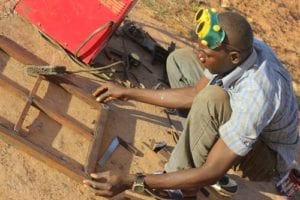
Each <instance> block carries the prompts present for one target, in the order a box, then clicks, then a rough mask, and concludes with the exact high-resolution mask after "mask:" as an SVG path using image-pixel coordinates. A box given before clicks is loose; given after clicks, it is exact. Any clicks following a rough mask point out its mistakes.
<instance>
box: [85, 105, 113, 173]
mask: <svg viewBox="0 0 300 200" xmlns="http://www.w3.org/2000/svg"><path fill="white" fill-rule="evenodd" d="M108 109H109V108H108V107H106V106H103V107H102V109H101V113H100V114H99V116H98V118H97V121H96V126H95V131H94V138H93V141H92V142H91V143H90V146H89V150H88V157H87V160H86V164H85V168H84V171H85V173H87V174H90V173H93V172H95V171H96V166H97V160H98V158H99V153H100V148H101V144H102V139H103V133H104V128H105V122H106V120H107V116H108Z"/></svg>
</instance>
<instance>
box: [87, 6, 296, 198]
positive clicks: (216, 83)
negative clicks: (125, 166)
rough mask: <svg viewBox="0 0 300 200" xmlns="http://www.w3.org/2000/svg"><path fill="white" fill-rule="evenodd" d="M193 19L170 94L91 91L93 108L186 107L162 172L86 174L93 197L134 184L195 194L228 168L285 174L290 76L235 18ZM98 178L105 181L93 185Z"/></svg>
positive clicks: (292, 112)
mask: <svg viewBox="0 0 300 200" xmlns="http://www.w3.org/2000/svg"><path fill="white" fill-rule="evenodd" d="M196 20H197V22H198V27H197V30H196V32H197V34H198V36H199V43H198V46H197V47H196V48H195V49H194V52H193V51H192V50H188V49H182V50H177V51H175V52H174V53H172V54H171V55H170V56H169V58H168V60H167V72H168V78H169V81H170V84H171V86H172V89H167V90H158V91H154V90H148V89H134V88H130V89H128V88H123V87H121V86H119V85H116V84H113V83H107V84H105V85H103V86H101V87H100V88H98V89H97V91H95V92H94V94H93V95H94V96H95V97H96V98H97V101H99V102H108V101H110V100H113V99H121V100H128V99H133V100H136V101H141V102H145V103H149V104H154V105H158V106H163V107H168V108H177V109H190V110H189V113H188V117H187V119H186V123H185V128H184V131H183V134H182V135H181V136H180V139H179V141H178V143H177V145H176V146H175V148H174V150H173V152H172V155H171V157H170V160H169V162H168V163H167V165H166V166H165V171H166V173H163V174H156V175H154V174H143V175H141V174H137V175H132V174H128V175H124V174H121V173H120V172H115V171H108V172H103V173H98V174H92V175H91V177H92V178H93V180H85V181H84V184H86V185H87V186H90V187H89V188H90V189H92V190H93V191H94V192H95V194H96V195H103V196H112V195H115V194H117V193H119V192H121V191H123V190H124V189H128V188H131V187H132V186H133V188H134V190H136V191H139V190H140V191H143V189H144V187H145V188H149V189H157V190H162V189H181V190H182V189H192V188H201V187H203V186H207V185H211V184H214V183H215V182H216V181H218V180H219V179H220V178H221V177H222V176H223V175H224V174H225V173H226V172H227V171H228V170H229V169H230V168H231V167H233V166H235V168H237V169H239V170H241V171H242V172H243V176H245V177H249V178H250V180H270V179H271V178H272V177H276V176H281V175H283V174H285V173H286V172H287V171H288V170H289V168H290V166H291V163H292V161H293V159H294V157H295V153H296V145H297V142H298V137H299V136H298V132H297V124H298V109H297V102H296V98H295V95H294V92H293V89H292V86H291V78H290V76H289V74H288V72H287V71H286V70H285V69H284V67H283V66H282V65H281V64H280V62H279V61H278V60H277V59H276V57H275V55H274V53H273V51H272V50H271V49H270V48H269V47H268V46H267V45H266V44H265V43H263V42H262V41H259V40H257V39H253V34H252V29H251V27H250V25H249V23H248V22H247V21H246V19H245V18H244V17H242V16H241V15H239V14H237V13H233V12H225V13H220V14H218V13H216V12H215V11H214V10H213V9H203V10H200V11H199V12H198V13H197V15H196ZM103 178H104V179H106V182H104V183H103V182H101V183H100V182H98V180H100V179H103ZM173 198H177V199H178V198H181V197H178V196H177V197H173Z"/></svg>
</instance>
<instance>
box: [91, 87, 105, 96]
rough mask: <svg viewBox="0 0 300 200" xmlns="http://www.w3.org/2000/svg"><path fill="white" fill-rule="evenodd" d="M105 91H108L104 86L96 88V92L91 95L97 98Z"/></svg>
mask: <svg viewBox="0 0 300 200" xmlns="http://www.w3.org/2000/svg"><path fill="white" fill-rule="evenodd" d="M107 90H108V88H107V87H106V86H101V87H99V88H97V89H96V91H95V92H93V93H92V95H93V96H94V97H97V96H99V95H101V94H103V93H104V92H106V91H107Z"/></svg>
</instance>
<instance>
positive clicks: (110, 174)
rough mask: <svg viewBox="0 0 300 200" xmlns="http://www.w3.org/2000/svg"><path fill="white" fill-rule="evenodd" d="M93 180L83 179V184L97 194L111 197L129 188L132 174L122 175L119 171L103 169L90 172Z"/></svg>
mask: <svg viewBox="0 0 300 200" xmlns="http://www.w3.org/2000/svg"><path fill="white" fill-rule="evenodd" d="M91 177H92V179H93V180H84V181H83V184H84V185H85V186H86V187H88V188H89V190H90V191H91V192H93V193H94V194H95V195H97V196H106V197H112V196H115V195H117V194H118V193H121V192H123V191H124V190H126V189H129V188H131V186H132V184H133V182H134V175H129V174H128V175H124V173H122V172H120V171H105V172H101V173H97V174H91Z"/></svg>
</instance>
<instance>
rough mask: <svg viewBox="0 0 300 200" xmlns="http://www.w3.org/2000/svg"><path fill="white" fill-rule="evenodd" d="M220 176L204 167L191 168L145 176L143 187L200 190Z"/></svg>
mask: <svg viewBox="0 0 300 200" xmlns="http://www.w3.org/2000/svg"><path fill="white" fill-rule="evenodd" d="M222 175H223V174H220V173H215V172H214V171H213V170H209V169H208V168H205V167H201V168H191V169H186V170H181V171H177V172H172V173H166V174H161V175H155V174H149V175H146V177H145V185H146V186H147V187H149V188H153V189H186V188H200V187H203V186H207V185H211V184H213V183H215V182H216V181H217V180H218V179H219V178H220V177H221V176H222Z"/></svg>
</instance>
